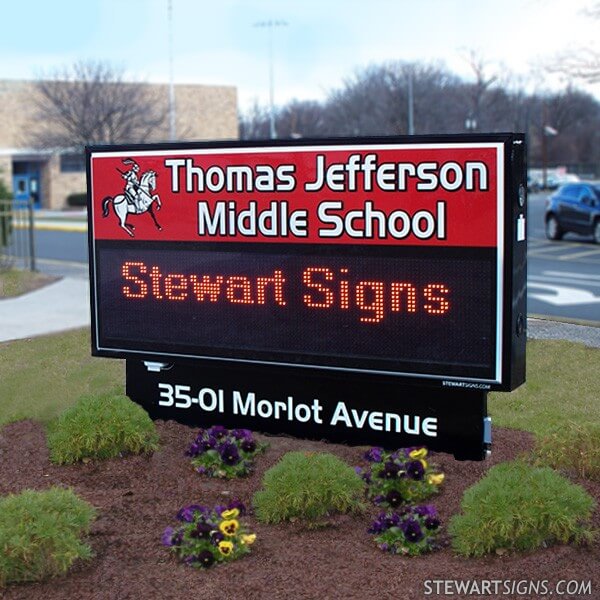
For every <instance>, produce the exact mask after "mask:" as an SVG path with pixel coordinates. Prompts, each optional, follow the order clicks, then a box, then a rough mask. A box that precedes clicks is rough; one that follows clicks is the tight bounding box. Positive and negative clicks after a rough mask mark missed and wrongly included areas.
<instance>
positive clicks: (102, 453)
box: [48, 393, 158, 464]
mask: <svg viewBox="0 0 600 600" xmlns="http://www.w3.org/2000/svg"><path fill="white" fill-rule="evenodd" d="M48 446H49V447H50V459H51V460H52V462H55V463H58V464H68V463H74V462H77V461H80V460H82V459H85V458H96V459H105V458H113V457H115V456H118V455H119V454H121V453H133V454H141V453H144V452H152V451H154V450H156V448H157V447H158V433H157V432H156V428H155V426H154V423H153V422H152V420H151V419H150V417H149V416H148V413H147V412H146V411H145V410H144V409H143V408H142V407H141V406H139V405H138V404H135V403H134V402H132V401H131V400H129V398H127V396H123V395H119V394H114V393H113V394H105V395H103V396H84V397H82V398H80V399H79V400H78V401H77V403H76V404H75V405H74V406H73V407H71V408H69V409H67V410H66V411H65V412H64V413H63V414H62V415H60V416H59V417H58V418H57V419H56V420H54V421H53V422H51V423H50V424H49V426H48Z"/></svg>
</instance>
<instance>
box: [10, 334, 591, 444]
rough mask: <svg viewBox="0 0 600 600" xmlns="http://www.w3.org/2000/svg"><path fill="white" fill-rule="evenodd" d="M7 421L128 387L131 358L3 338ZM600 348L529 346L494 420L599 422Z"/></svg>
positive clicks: (53, 340)
mask: <svg viewBox="0 0 600 600" xmlns="http://www.w3.org/2000/svg"><path fill="white" fill-rule="evenodd" d="M0 373H1V377H2V379H1V384H0V425H2V424H4V423H8V422H11V421H15V420H19V419H23V418H31V419H35V420H39V421H42V422H44V423H47V422H48V421H49V420H50V419H52V418H53V417H55V416H56V415H58V414H59V413H60V412H61V411H62V410H63V409H65V408H66V407H68V406H71V405H72V404H73V402H74V401H75V400H76V399H77V398H79V397H80V396H81V395H83V394H89V393H103V392H105V391H109V390H111V389H114V388H115V387H117V388H119V389H120V390H121V391H122V390H124V387H125V369H124V363H123V361H120V360H114V359H103V358H92V357H91V356H90V339H89V331H88V330H75V331H70V332H68V333H61V334H55V335H49V336H43V337H39V338H34V339H30V340H20V341H15V342H7V343H3V344H0ZM599 374H600V349H596V348H586V347H584V346H582V345H580V344H574V343H570V342H565V341H555V340H533V341H530V342H529V343H528V348H527V383H526V384H525V385H524V386H522V387H521V388H519V389H518V390H516V391H514V392H512V393H511V394H504V393H503V394H500V393H492V394H490V395H489V402H488V405H489V413H490V414H491V416H492V421H493V424H494V425H495V426H502V427H510V428H514V429H523V430H526V431H531V432H533V433H536V434H544V433H546V432H547V431H548V430H549V429H551V428H552V427H554V426H556V425H558V424H560V423H562V422H564V421H567V420H571V421H574V422H577V423H586V422H588V421H594V422H600V376H599Z"/></svg>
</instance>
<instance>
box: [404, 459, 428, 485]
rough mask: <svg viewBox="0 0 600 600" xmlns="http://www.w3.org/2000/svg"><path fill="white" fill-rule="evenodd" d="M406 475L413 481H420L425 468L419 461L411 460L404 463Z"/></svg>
mask: <svg viewBox="0 0 600 600" xmlns="http://www.w3.org/2000/svg"><path fill="white" fill-rule="evenodd" d="M406 474H407V475H408V476H409V477H410V478H411V479H414V480H415V481H421V480H422V479H423V477H424V476H425V467H423V463H422V462H421V461H420V460H411V461H410V462H408V463H406Z"/></svg>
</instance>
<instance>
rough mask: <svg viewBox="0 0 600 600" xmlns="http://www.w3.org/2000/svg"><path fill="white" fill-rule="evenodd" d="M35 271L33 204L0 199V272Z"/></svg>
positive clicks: (25, 201) (28, 201) (27, 201)
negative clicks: (7, 270)
mask: <svg viewBox="0 0 600 600" xmlns="http://www.w3.org/2000/svg"><path fill="white" fill-rule="evenodd" d="M3 269H5V270H6V269H29V270H31V271H35V244H34V227H33V202H32V201H31V200H6V199H0V271H1V270H3Z"/></svg>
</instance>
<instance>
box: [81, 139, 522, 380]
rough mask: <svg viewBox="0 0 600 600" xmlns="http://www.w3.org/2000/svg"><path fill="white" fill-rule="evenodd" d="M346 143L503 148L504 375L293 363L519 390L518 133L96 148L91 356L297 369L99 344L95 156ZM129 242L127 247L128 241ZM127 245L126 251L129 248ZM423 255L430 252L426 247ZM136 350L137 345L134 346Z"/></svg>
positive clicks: (272, 362) (310, 370)
mask: <svg viewBox="0 0 600 600" xmlns="http://www.w3.org/2000/svg"><path fill="white" fill-rule="evenodd" d="M345 143H346V144H349V145H352V146H357V145H361V144H363V145H365V146H366V147H368V146H369V145H373V144H415V143H417V144H424V143H427V144H452V143H457V144H461V143H462V144H464V143H472V144H477V143H498V144H502V146H503V148H504V152H503V156H504V161H503V180H502V186H503V189H504V214H503V219H504V222H503V231H504V239H503V240H501V242H502V248H503V253H502V257H501V261H502V264H501V269H502V274H501V278H502V289H503V295H502V299H501V304H502V306H501V307H498V311H500V312H501V315H502V327H501V329H500V338H501V339H500V340H499V343H498V346H499V347H500V348H501V351H500V356H496V360H497V361H499V363H497V364H500V363H501V365H502V366H501V369H498V370H499V371H500V372H499V373H498V372H497V373H496V376H495V377H477V376H476V377H471V376H469V374H468V373H467V374H465V373H458V374H457V373H449V374H448V373H437V374H434V375H431V374H423V373H419V372H418V371H417V372H394V371H388V370H385V369H381V368H380V369H360V368H357V367H354V368H353V367H348V366H336V365H335V364H334V365H331V364H314V363H311V362H308V363H306V364H294V365H293V367H294V368H298V367H300V368H303V369H306V370H307V371H308V372H307V373H306V376H308V377H310V376H311V374H315V373H317V372H320V371H322V370H323V369H325V370H339V371H340V372H343V373H346V374H350V373H353V372H354V373H362V374H363V375H369V374H375V375H379V376H384V377H387V376H392V377H394V378H395V380H396V381H397V382H400V383H406V384H424V385H428V386H435V387H442V388H445V389H462V390H504V391H507V390H512V389H514V388H516V387H518V386H519V385H520V384H521V383H522V382H523V381H524V379H525V343H526V335H525V325H526V243H517V242H523V240H522V239H520V238H519V235H520V234H519V227H520V226H522V225H520V223H519V222H520V221H521V220H522V219H523V218H524V216H525V215H526V192H525V190H526V179H525V173H526V168H525V147H524V146H525V144H524V137H523V136H522V135H520V134H512V133H510V134H489V135H488V134H478V135H453V136H411V137H402V136H400V137H393V138H388V137H386V138H361V139H354V138H351V139H340V138H334V139H318V140H275V141H272V140H271V141H259V142H210V143H176V144H154V145H134V146H96V147H89V148H87V149H86V152H87V169H88V203H89V207H90V210H88V218H89V227H88V243H89V257H90V296H91V310H92V354H93V355H95V356H105V357H114V358H128V359H138V360H152V361H165V362H173V361H174V360H176V361H177V362H178V363H182V364H195V365H201V366H203V367H209V366H214V367H217V368H227V367H231V366H232V365H234V364H236V363H238V364H239V361H240V360H241V361H242V363H246V364H252V363H253V362H254V363H255V364H264V363H265V362H266V363H268V364H269V365H270V367H271V368H273V369H284V370H285V369H286V368H288V367H290V366H292V365H290V364H289V363H286V362H284V361H281V360H279V361H278V360H267V361H262V360H259V361H253V360H252V359H251V358H250V359H248V358H246V359H244V358H242V359H239V358H237V357H231V356H228V357H224V356H206V355H201V356H195V355H194V354H181V353H178V352H165V351H154V350H152V349H149V348H135V347H129V348H107V347H102V346H101V345H100V340H99V334H98V332H99V322H100V320H101V317H100V316H99V313H98V294H99V285H98V263H99V261H100V258H99V257H100V252H101V246H102V244H101V243H100V244H99V243H98V241H97V240H95V239H94V230H93V227H94V224H93V214H92V213H93V211H92V210H91V206H92V204H91V203H92V190H91V157H92V155H94V154H96V153H102V152H118V151H127V152H131V153H132V154H135V153H136V152H144V151H148V150H150V149H151V150H163V151H168V150H174V149H177V150H189V151H192V150H194V149H203V148H204V149H206V148H214V149H224V150H226V149H230V148H242V149H243V148H269V147H282V146H288V147H292V148H293V147H302V146H315V145H317V146H323V147H324V148H325V149H326V148H327V147H328V146H333V145H340V144H345ZM128 243H129V242H128ZM139 244H140V246H139V247H151V248H152V247H157V245H156V243H152V242H145V243H144V242H139ZM124 247H125V246H124ZM422 250H423V251H424V252H423V253H424V254H426V253H427V248H425V249H422ZM134 345H135V342H134Z"/></svg>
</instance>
